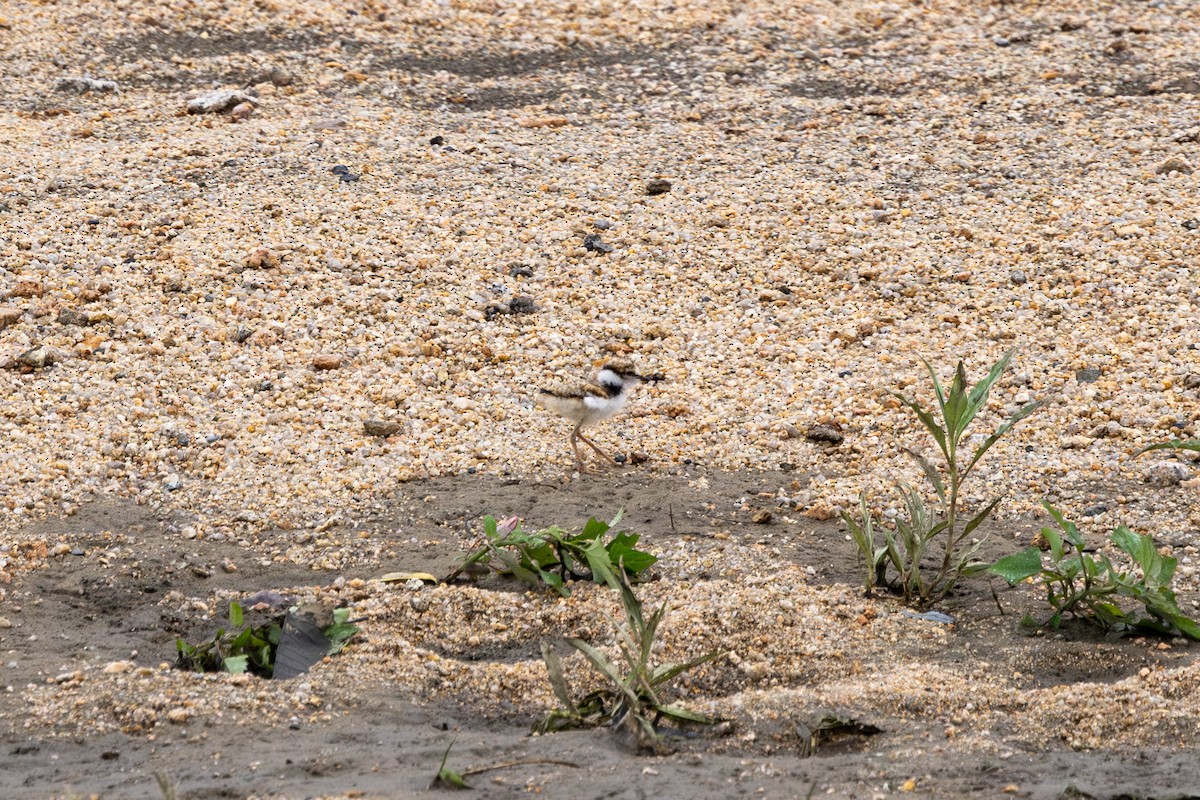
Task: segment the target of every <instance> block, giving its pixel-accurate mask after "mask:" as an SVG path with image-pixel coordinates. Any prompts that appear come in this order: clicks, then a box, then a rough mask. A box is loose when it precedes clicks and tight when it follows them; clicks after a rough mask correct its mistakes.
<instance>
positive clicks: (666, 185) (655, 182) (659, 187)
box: [646, 178, 671, 196]
mask: <svg viewBox="0 0 1200 800" xmlns="http://www.w3.org/2000/svg"><path fill="white" fill-rule="evenodd" d="M669 191H671V182H670V181H669V180H667V179H666V178H654V179H652V180H649V181H647V182H646V194H648V195H650V196H654V195H657V194H666V193H667V192H669Z"/></svg>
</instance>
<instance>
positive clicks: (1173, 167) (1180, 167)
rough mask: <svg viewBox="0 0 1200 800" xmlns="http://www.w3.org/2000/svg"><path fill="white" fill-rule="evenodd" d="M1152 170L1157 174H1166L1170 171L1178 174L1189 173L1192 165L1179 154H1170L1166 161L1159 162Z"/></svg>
mask: <svg viewBox="0 0 1200 800" xmlns="http://www.w3.org/2000/svg"><path fill="white" fill-rule="evenodd" d="M1154 172H1155V173H1157V174H1158V175H1166V174H1168V173H1170V172H1177V173H1179V174H1180V175H1191V174H1192V165H1191V164H1189V163H1188V161H1187V159H1186V158H1181V157H1179V156H1171V157H1170V158H1168V159H1167V160H1166V161H1164V162H1162V163H1161V164H1159V165H1158V166H1157V167H1156V168H1155V169H1154Z"/></svg>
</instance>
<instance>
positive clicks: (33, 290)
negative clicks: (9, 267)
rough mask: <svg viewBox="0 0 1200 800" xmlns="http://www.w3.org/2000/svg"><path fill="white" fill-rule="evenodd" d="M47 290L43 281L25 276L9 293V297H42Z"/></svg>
mask: <svg viewBox="0 0 1200 800" xmlns="http://www.w3.org/2000/svg"><path fill="white" fill-rule="evenodd" d="M45 291H46V288H45V287H44V286H42V283H41V281H34V280H29V279H28V278H25V279H23V280H19V281H17V282H16V285H14V286H13V288H12V291H10V292H9V293H8V296H9V297H41V296H42V294H43V293H44V292H45Z"/></svg>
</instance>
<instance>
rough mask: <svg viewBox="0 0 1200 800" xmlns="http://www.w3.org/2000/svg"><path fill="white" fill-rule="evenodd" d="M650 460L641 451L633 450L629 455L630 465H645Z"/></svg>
mask: <svg viewBox="0 0 1200 800" xmlns="http://www.w3.org/2000/svg"><path fill="white" fill-rule="evenodd" d="M649 460H650V456H649V455H647V454H646V453H645V452H643V451H641V450H634V451H633V452H632V453H630V454H629V463H630V464H632V465H637V464H645V463H646V462H647V461H649Z"/></svg>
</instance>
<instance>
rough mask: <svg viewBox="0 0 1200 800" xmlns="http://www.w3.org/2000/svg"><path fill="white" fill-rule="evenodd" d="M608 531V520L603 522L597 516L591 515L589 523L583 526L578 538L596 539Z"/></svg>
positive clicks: (584, 539) (585, 539)
mask: <svg viewBox="0 0 1200 800" xmlns="http://www.w3.org/2000/svg"><path fill="white" fill-rule="evenodd" d="M606 533H608V523H607V522H601V521H600V520H598V519H596V518H595V517H589V518H588V521H587V523H586V524H585V525H584V526H583V532H582V533H580V534H579V536H578V539H581V540H583V541H594V540H596V539H599V538H600V537H601V536H603V535H604V534H606Z"/></svg>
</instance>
